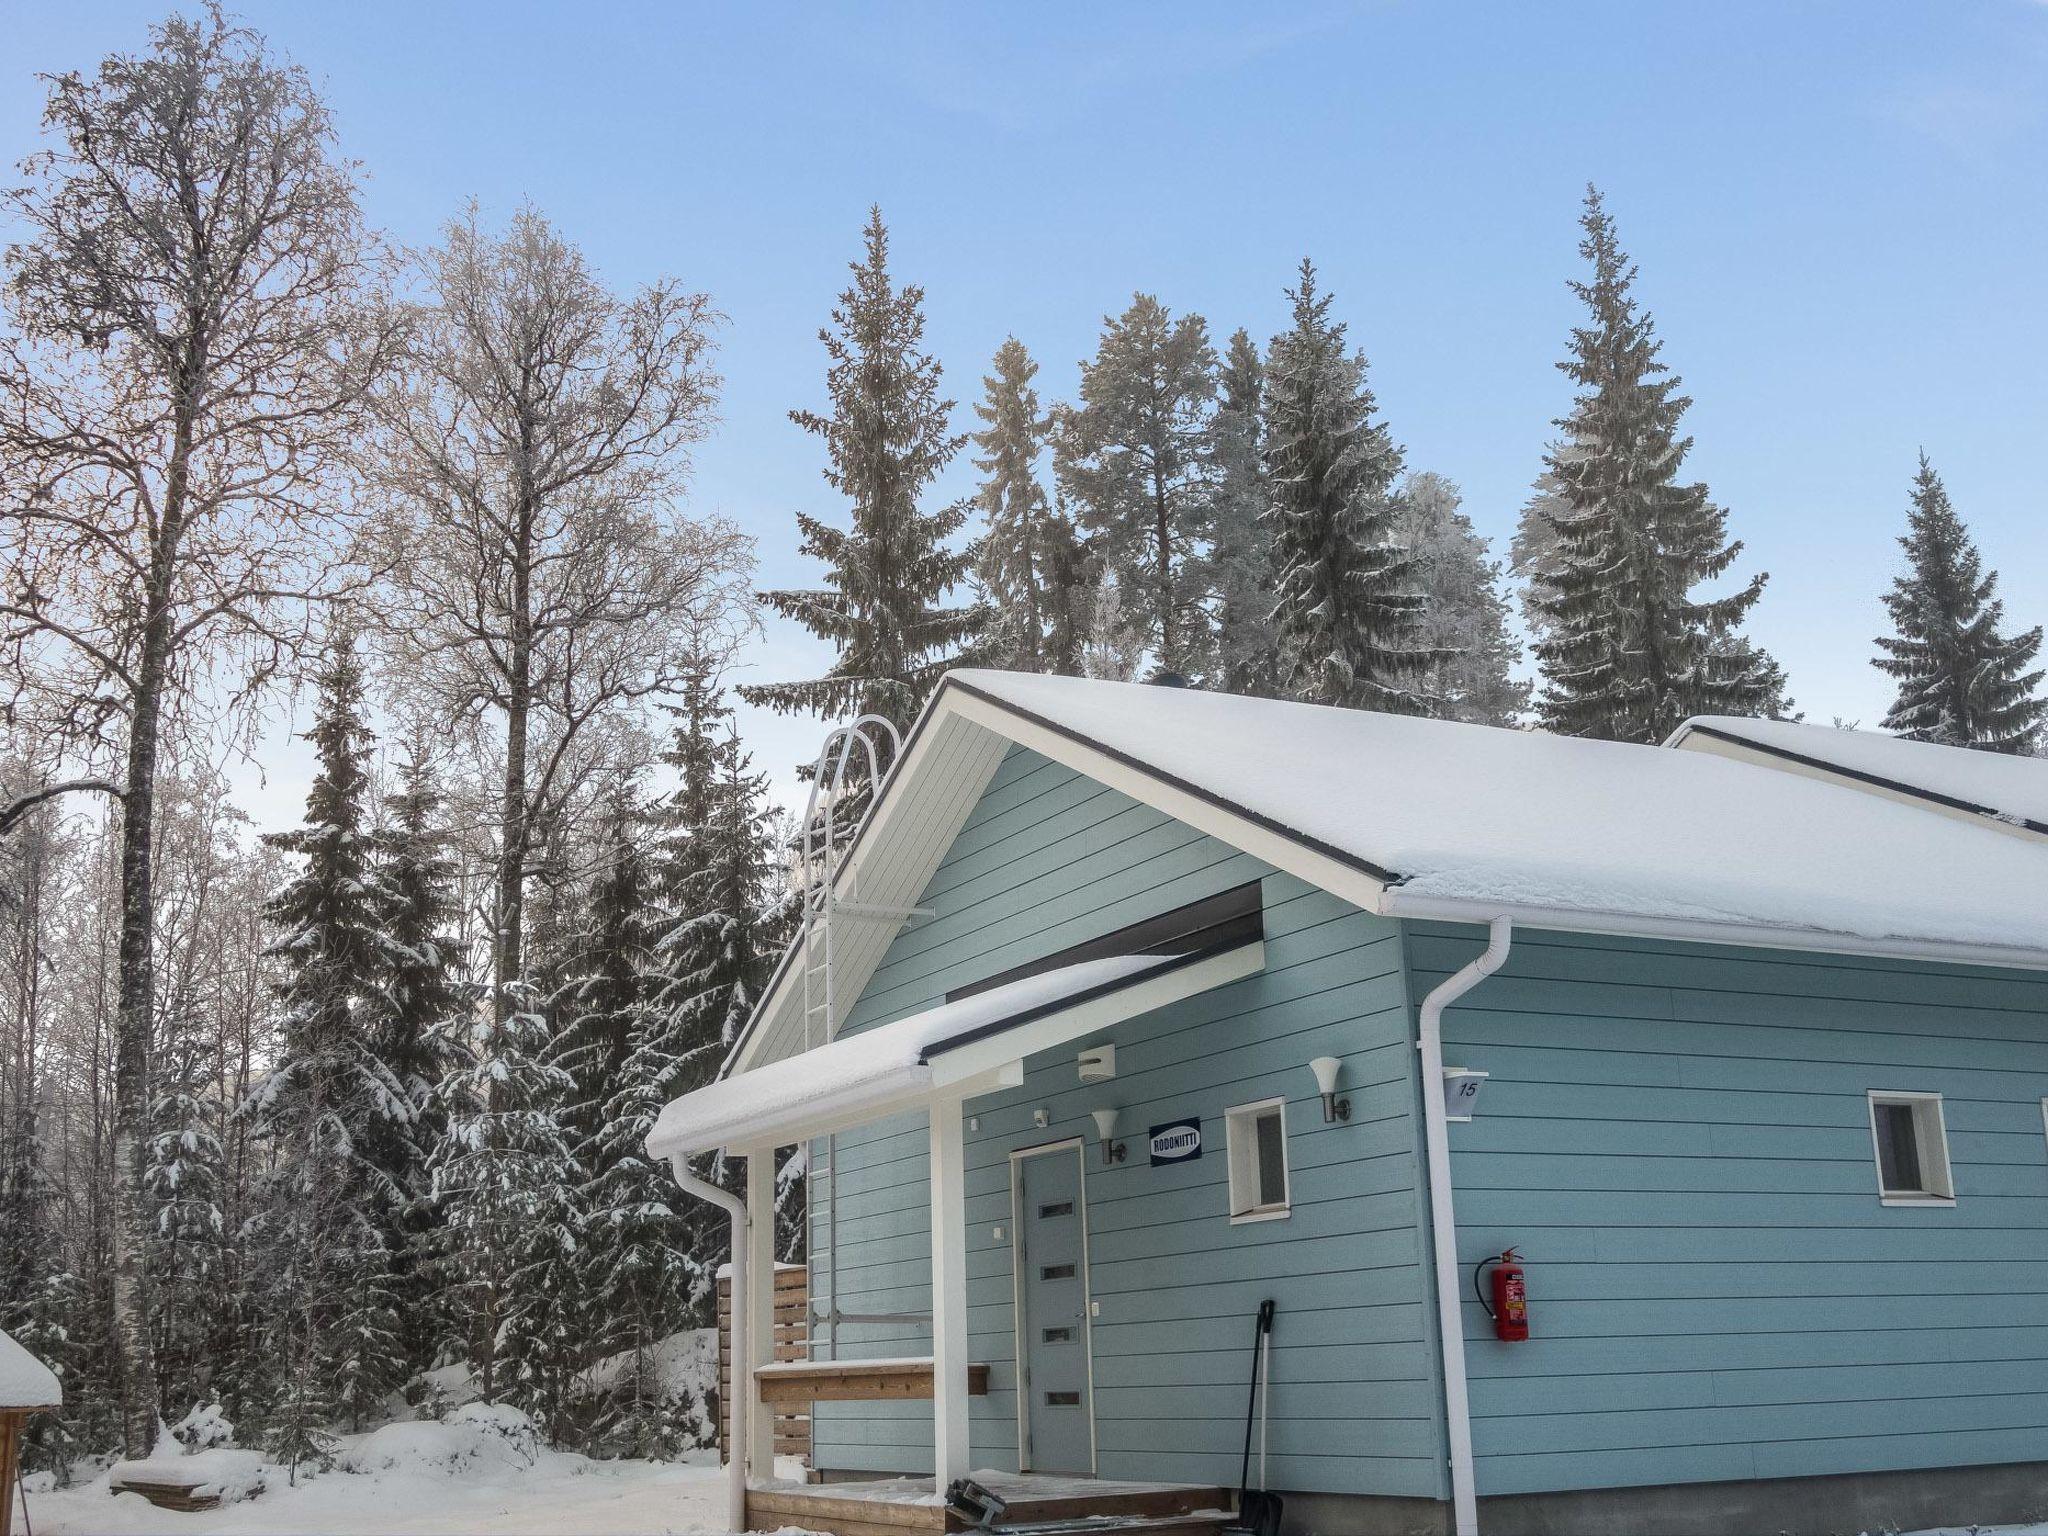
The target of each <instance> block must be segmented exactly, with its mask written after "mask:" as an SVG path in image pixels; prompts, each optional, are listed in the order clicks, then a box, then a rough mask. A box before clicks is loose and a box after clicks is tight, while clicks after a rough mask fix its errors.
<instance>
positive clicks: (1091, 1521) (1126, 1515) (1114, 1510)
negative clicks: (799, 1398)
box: [747, 1474, 1230, 1536]
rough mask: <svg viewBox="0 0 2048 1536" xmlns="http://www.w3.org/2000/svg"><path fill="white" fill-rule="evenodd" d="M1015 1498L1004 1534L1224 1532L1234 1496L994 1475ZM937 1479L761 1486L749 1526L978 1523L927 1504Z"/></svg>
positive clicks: (890, 1528)
mask: <svg viewBox="0 0 2048 1536" xmlns="http://www.w3.org/2000/svg"><path fill="white" fill-rule="evenodd" d="M981 1480H982V1481H984V1482H986V1483H988V1484H989V1485H991V1486H992V1487H993V1488H994V1490H995V1491H996V1492H997V1493H998V1494H1000V1495H1001V1496H1002V1498H1003V1499H1004V1500H1006V1501H1007V1502H1008V1504H1009V1512H1008V1513H1007V1514H1006V1515H1005V1516H1004V1523H1003V1524H1002V1525H1000V1526H997V1527H996V1528H995V1529H996V1533H997V1536H1000V1533H1001V1532H1003V1531H1005V1530H1008V1529H1011V1528H1013V1527H1020V1526H1024V1527H1030V1528H1031V1529H1032V1536H1069V1533H1072V1536H1087V1533H1093V1532H1100V1533H1103V1536H1216V1533H1217V1531H1219V1530H1220V1529H1221V1527H1222V1525H1223V1524H1224V1522H1225V1521H1226V1520H1227V1519H1228V1516H1227V1515H1226V1514H1225V1513H1224V1511H1225V1510H1227V1509H1228V1508H1229V1506H1230V1495H1229V1494H1228V1493H1226V1492H1225V1491H1224V1490H1223V1489H1220V1488H1204V1487H1196V1486H1188V1485H1182V1484H1174V1483H1115V1482H1097V1481H1094V1480H1092V1479H1081V1478H1034V1477H1031V1476H1028V1475H1027V1476H1022V1477H1019V1476H1001V1477H990V1476H988V1475H987V1474H982V1475H981ZM930 1490H931V1481H930V1479H928V1478H927V1479H923V1480H917V1479H897V1480H894V1481H890V1482H876V1483H817V1484H812V1485H811V1486H809V1487H803V1488H799V1487H793V1486H785V1487H777V1488H755V1489H750V1490H749V1491H748V1493H747V1527H748V1529H749V1530H756V1531H772V1530H777V1529H780V1528H781V1527H784V1526H795V1527H798V1528H800V1529H802V1530H806V1531H818V1532H823V1533H825V1536H914V1533H917V1532H926V1531H928V1532H940V1533H943V1532H962V1531H967V1530H970V1529H972V1528H971V1527H970V1526H969V1525H968V1524H967V1523H966V1522H965V1521H963V1520H962V1519H961V1518H960V1517H959V1516H958V1515H954V1514H952V1513H950V1512H949V1511H948V1510H946V1509H945V1507H944V1506H942V1505H939V1504H935V1503H929V1502H926V1501H927V1500H929V1499H930V1497H931V1491H930Z"/></svg>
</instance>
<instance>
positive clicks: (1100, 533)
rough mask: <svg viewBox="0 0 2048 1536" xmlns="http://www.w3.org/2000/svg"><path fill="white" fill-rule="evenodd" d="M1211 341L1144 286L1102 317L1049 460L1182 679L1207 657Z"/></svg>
mask: <svg viewBox="0 0 2048 1536" xmlns="http://www.w3.org/2000/svg"><path fill="white" fill-rule="evenodd" d="M1215 403H1216V349H1215V348H1214V347H1212V346H1210V345H1209V327H1208V323H1207V322H1206V321H1204V320H1203V319H1202V317H1201V316H1200V315H1182V316H1181V317H1180V318H1179V319H1178V320H1176V319H1174V318H1173V316H1172V315H1171V314H1170V313H1169V312H1168V310H1167V308H1166V306H1165V305H1163V304H1161V303H1160V302H1159V301H1158V300H1157V299H1156V298H1153V297H1152V296H1151V295H1150V294H1145V293H1140V294H1136V295H1134V296H1133V297H1132V299H1131V304H1130V307H1129V308H1128V309H1126V310H1125V311H1124V312H1123V313H1122V314H1121V315H1116V316H1108V317H1105V319H1104V321H1103V331H1102V339H1101V341H1100V342H1099V343H1098V344H1097V346H1096V351H1095V356H1094V358H1093V359H1092V360H1091V361H1089V362H1085V363H1083V364H1082V365H1081V403H1080V405H1079V406H1078V407H1077V408H1075V409H1072V410H1068V411H1064V412H1062V413H1061V415H1060V423H1059V427H1060V430H1059V433H1058V437H1057V439H1056V441H1055V444H1054V447H1055V454H1054V457H1055V460H1056V464H1057V468H1058V473H1059V477H1060V485H1061V489H1062V491H1063V493H1064V494H1065V496H1066V498H1067V499H1068V500H1069V501H1071V502H1072V503H1073V504H1074V507H1075V511H1076V514H1077V516H1078V518H1079V521H1080V525H1081V528H1082V531H1083V532H1084V533H1085V534H1086V536H1087V538H1088V541H1089V544H1090V547H1091V548H1092V550H1093V551H1094V553H1095V555H1096V558H1097V559H1098V560H1099V561H1100V562H1101V563H1102V565H1103V566H1104V567H1105V568H1106V569H1107V570H1108V571H1109V572H1110V573H1111V575H1113V576H1114V578H1115V580H1116V585H1117V588H1118V590H1119V591H1120V592H1121V594H1122V604H1123V612H1124V615H1125V617H1126V619H1127V620H1128V621H1130V622H1132V623H1134V624H1136V625H1138V626H1139V627H1140V628H1141V629H1142V630H1143V631H1144V634H1145V638H1146V641H1147V644H1148V646H1149V648H1150V650H1151V652H1152V659H1153V664H1154V666H1155V668H1156V669H1157V670H1158V671H1160V672H1162V673H1171V674H1174V675H1176V676H1179V677H1183V678H1187V679H1189V680H1191V681H1192V680H1196V679H1201V678H1205V677H1206V676H1207V675H1208V673H1209V671H1210V669H1211V667H1212V666H1213V663H1214V659H1215V653H1214V636H1213V635H1212V634H1211V632H1210V623H1209V611H1208V608H1207V605H1206V603H1205V601H1204V599H1205V598H1206V596H1207V591H1206V584H1205V580H1204V576H1205V568H1204V556H1205V554H1206V552H1207V548H1208V539H1209V528H1210V519H1211V516H1212V514H1213V512H1214V498H1215V489H1216V484H1215V482H1216V468H1215V449H1216V444H1215V439H1214V436H1213V434H1212V432H1211V431H1210V417H1211V415H1212V414H1213V412H1214V409H1215Z"/></svg>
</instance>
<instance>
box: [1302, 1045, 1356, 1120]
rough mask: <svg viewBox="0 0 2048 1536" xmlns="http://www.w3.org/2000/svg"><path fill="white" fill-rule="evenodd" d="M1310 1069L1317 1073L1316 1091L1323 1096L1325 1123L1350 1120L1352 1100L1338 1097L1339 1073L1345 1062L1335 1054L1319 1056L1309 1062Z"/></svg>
mask: <svg viewBox="0 0 2048 1536" xmlns="http://www.w3.org/2000/svg"><path fill="white" fill-rule="evenodd" d="M1308 1069H1309V1071H1311V1072H1313V1073H1315V1075H1316V1092H1318V1093H1320V1094H1321V1095H1322V1096H1323V1124H1325V1125H1328V1124H1329V1123H1330V1122H1331V1121H1333V1120H1349V1119H1350V1118H1351V1100H1349V1099H1348V1098H1346V1099H1340V1098H1338V1097H1337V1074H1338V1073H1339V1072H1341V1071H1342V1070H1343V1069H1344V1063H1343V1062H1341V1061H1339V1060H1338V1059H1337V1058H1336V1057H1334V1056H1318V1057H1317V1058H1316V1059H1315V1060H1314V1061H1312V1062H1310V1063H1309V1064H1308Z"/></svg>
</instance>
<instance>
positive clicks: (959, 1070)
mask: <svg viewBox="0 0 2048 1536" xmlns="http://www.w3.org/2000/svg"><path fill="white" fill-rule="evenodd" d="M1261 948H1262V946H1261V945H1260V943H1259V941H1258V940H1257V939H1253V940H1251V941H1249V942H1245V941H1243V940H1241V939H1224V940H1223V941H1221V942H1219V943H1216V944H1211V945H1207V946H1204V947H1201V948H1198V949H1193V950H1189V951H1186V952H1184V953H1171V954H1124V955H1106V956H1102V957H1100V958H1097V959H1091V960H1082V961H1079V962H1078V963H1076V964H1073V965H1063V966H1059V967H1057V968H1055V969H1052V970H1047V971H1040V972H1038V973H1036V974H1032V975H1027V976H1023V977H1020V978H1019V979H1017V980H1015V981H1008V982H1005V983H1003V984H1002V985H1001V986H996V987H991V988H989V989H988V990H986V991H978V992H973V993H970V994H969V995H968V996H965V997H958V998H954V999H952V1000H950V1001H948V1002H944V1003H941V1004H940V1005H939V1006H937V1007H936V1008H928V1009H926V1010H924V1011H923V1012H921V1013H914V1014H912V1015H910V1017H908V1018H904V1019H898V1020H896V1021H895V1022H894V1023H893V1024H884V1025H882V1026H880V1027H879V1028H876V1029H871V1030H866V1031H863V1032H862V1033H861V1034H858V1035H851V1036H847V1037H844V1038H842V1039H838V1040H833V1041H830V1042H828V1043H827V1044H824V1045H820V1046H818V1047H816V1048H814V1049H812V1050H808V1051H802V1052H799V1053H798V1054H796V1055H794V1056H786V1057H783V1058H782V1059H781V1060H779V1061H773V1062H769V1063H767V1064H766V1065H764V1066H762V1067H760V1068H758V1069H756V1070H754V1071H751V1072H743V1073H741V1074H739V1075H738V1076H736V1077H729V1078H726V1079H723V1080H721V1081H719V1082H715V1083H710V1084H707V1085H706V1086H704V1087H702V1088H699V1089H697V1090H696V1091H695V1092H694V1093H687V1094H684V1095H683V1096H682V1097H681V1098H679V1099H676V1100H674V1101H673V1102H672V1103H670V1104H669V1105H667V1106H666V1107H665V1108H664V1109H663V1110H662V1112H661V1116H660V1118H659V1119H658V1120H657V1121H656V1122H655V1126H654V1129H653V1131H652V1132H651V1133H650V1134H649V1135H648V1138H647V1147H648V1150H649V1152H650V1153H652V1154H653V1155H654V1156H656V1157H661V1158H670V1157H679V1156H685V1155H688V1154H690V1153H693V1152H708V1151H711V1150H713V1149H715V1148H718V1147H742V1146H755V1145H763V1146H779V1145H782V1144H784V1143H787V1142H790V1141H795V1140H798V1139H800V1138H802V1137H807V1136H820V1135H824V1134H826V1133H827V1132H829V1131H831V1130H835V1129H841V1128H844V1127H847V1126H852V1125H859V1124H863V1123H866V1122H868V1121H872V1120H877V1119H881V1118H883V1117H884V1116H887V1115H891V1114H895V1113H898V1112H900V1111H904V1110H909V1109H914V1108H917V1107H919V1106H921V1105H924V1104H926V1103H928V1102H930V1100H931V1099H932V1098H933V1097H934V1096H936V1095H939V1094H943V1093H946V1092H949V1091H953V1092H960V1091H966V1090H968V1089H972V1088H974V1087H980V1086H995V1085H996V1084H997V1083H998V1082H1000V1081H1001V1077H1002V1073H1003V1072H1004V1070H1005V1069H1006V1068H1008V1067H1009V1066H1010V1065H1011V1064H1013V1063H1014V1062H1017V1061H1019V1060H1021V1059H1022V1058H1023V1057H1024V1056H1025V1055H1028V1054H1030V1053H1032V1052H1035V1051H1040V1050H1049V1049H1051V1048H1052V1047H1053V1046H1055V1045H1058V1044H1061V1043H1064V1042H1066V1041H1068V1040H1074V1039H1078V1038H1080V1037H1081V1036H1082V1035H1085V1034H1091V1033H1093V1032H1094V1031H1096V1030H1098V1029H1101V1028H1103V1027H1105V1026H1106V1025H1109V1024H1112V1023H1115V1022H1116V1021H1117V1020H1119V1019H1123V1018H1129V1017H1131V1016H1133V1015H1134V1014H1138V1013H1144V1012H1149V1011H1150V1010H1151V1009H1153V1008H1159V1007H1164V1006H1165V1005H1166V1004H1167V1003H1170V1002H1176V1001H1178V1000H1179V999H1180V998H1182V997H1188V996H1192V995H1193V994H1194V993H1196V992H1199V991H1206V990H1208V989H1209V988H1210V987H1213V986H1219V985H1221V984H1222V983H1223V982H1225V981H1234V980H1236V979H1237V978H1238V977H1240V976H1245V975H1249V974H1251V972H1253V971H1255V970H1257V969H1258V967H1259V964H1260V963H1261V959H1262V956H1261V953H1260V951H1261Z"/></svg>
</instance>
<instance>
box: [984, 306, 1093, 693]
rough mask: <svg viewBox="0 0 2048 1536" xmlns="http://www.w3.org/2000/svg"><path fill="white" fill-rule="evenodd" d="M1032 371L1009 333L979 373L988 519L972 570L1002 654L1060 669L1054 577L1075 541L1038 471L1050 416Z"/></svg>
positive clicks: (1033, 667) (1016, 663) (1029, 667)
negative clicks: (989, 367) (990, 367)
mask: <svg viewBox="0 0 2048 1536" xmlns="http://www.w3.org/2000/svg"><path fill="white" fill-rule="evenodd" d="M1037 376H1038V364H1037V363H1035V362H1033V361H1032V358H1031V354H1030V353H1029V352H1027V351H1025V350H1024V344H1023V343H1022V342H1021V341H1019V340H1017V338H1016V337H1014V336H1012V337H1009V338H1008V339H1007V340H1005V341H1004V342H1003V344H1002V345H1001V346H1000V347H998V348H997V349H996V356H995V371H994V372H993V373H991V374H989V375H988V376H986V377H985V378H984V379H983V380H982V387H983V389H984V390H985V392H986V394H985V398H984V399H983V401H982V403H981V404H979V405H977V406H975V408H974V414H975V415H976V416H978V417H980V418H981V420H982V422H983V427H982V430H981V431H979V432H977V433H975V434H974V446H975V447H976V448H977V449H979V450H980V452H979V453H978V454H976V456H975V459H974V467H975V468H976V469H977V470H979V471H980V472H981V476H982V480H981V488H980V490H979V491H977V492H976V493H975V501H976V503H977V504H978V505H979V507H980V509H981V513H982V516H983V518H984V519H985V520H986V523H987V526H986V527H985V528H984V529H983V530H982V534H981V538H980V539H979V540H978V541H977V543H976V544H975V565H974V569H975V576H976V578H977V580H979V582H980V583H981V587H982V590H983V591H984V592H986V593H987V594H988V597H989V599H990V606H991V607H992V608H993V609H994V610H995V612H996V614H997V616H998V619H997V622H998V625H999V628H1000V634H1001V636H1002V640H1003V646H1002V654H1001V657H1000V659H1001V660H1002V662H1003V663H1004V665H1006V666H1010V667H1014V668H1016V669H1018V670H1019V671H1023V672H1050V671H1056V670H1058V669H1057V667H1056V666H1055V665H1054V661H1055V656H1054V651H1055V649H1056V646H1057V642H1058V641H1059V640H1060V639H1061V638H1062V637H1061V636H1059V635H1057V634H1055V633H1054V631H1055V628H1056V626H1057V622H1058V618H1059V602H1060V595H1059V592H1058V589H1057V583H1058V582H1059V581H1060V580H1061V579H1062V577H1063V576H1064V574H1065V572H1064V571H1063V569H1062V561H1063V557H1064V555H1065V552H1066V550H1067V549H1068V548H1069V547H1070V546H1071V544H1072V542H1073V535H1072V533H1071V531H1070V530H1069V529H1068V528H1066V527H1065V526H1064V519H1060V520H1059V521H1058V522H1057V523H1056V522H1055V514H1054V512H1053V509H1052V505H1051V503H1050V502H1049V501H1048V500H1047V498H1046V494H1045V486H1044V485H1043V484H1042V483H1041V482H1040V481H1039V478H1038V461H1039V459H1040V457H1041V456H1042V455H1043V453H1044V452H1045V445H1046V435H1047V431H1048V428H1049V425H1050V423H1049V420H1048V418H1047V417H1046V415H1045V414H1044V412H1043V411H1042V410H1041V409H1040V408H1039V403H1038V391H1037V390H1036V389H1035V388H1033V387H1032V382H1031V381H1032V380H1033V379H1035V378H1036V377H1037Z"/></svg>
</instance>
